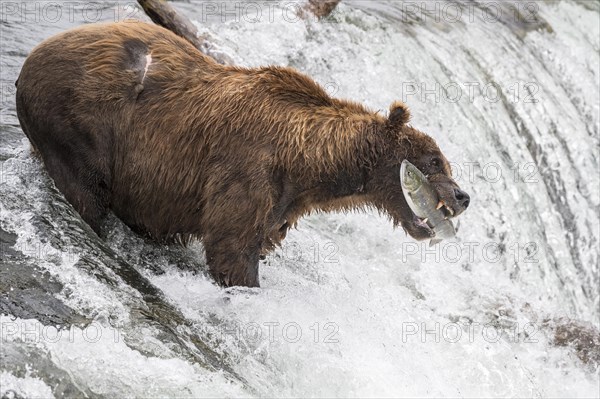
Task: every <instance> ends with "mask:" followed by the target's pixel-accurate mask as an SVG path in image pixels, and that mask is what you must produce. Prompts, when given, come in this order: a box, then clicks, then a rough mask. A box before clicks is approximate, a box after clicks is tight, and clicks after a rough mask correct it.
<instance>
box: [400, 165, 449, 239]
mask: <svg viewBox="0 0 600 399" xmlns="http://www.w3.org/2000/svg"><path fill="white" fill-rule="evenodd" d="M400 183H401V184H402V191H403V192H404V198H406V202H407V203H408V206H409V207H410V209H411V210H412V211H413V213H414V214H415V215H417V217H418V218H419V219H421V221H422V222H423V223H427V225H428V226H429V227H430V228H431V229H432V230H433V231H434V233H435V237H434V238H432V239H431V241H430V242H429V245H430V246H432V245H435V244H437V243H439V242H441V241H442V240H443V239H448V238H452V237H454V236H456V231H457V228H454V224H452V221H450V220H449V219H448V218H447V217H446V216H445V215H444V214H443V213H442V211H441V210H440V208H441V206H442V205H443V203H442V202H440V201H439V200H438V195H437V193H436V192H435V190H434V189H433V187H431V184H429V180H427V177H426V176H425V175H424V174H423V172H421V171H420V170H419V169H418V168H417V167H416V166H415V165H413V164H411V163H410V162H408V161H407V160H404V161H402V165H401V166H400ZM440 204H442V205H440Z"/></svg>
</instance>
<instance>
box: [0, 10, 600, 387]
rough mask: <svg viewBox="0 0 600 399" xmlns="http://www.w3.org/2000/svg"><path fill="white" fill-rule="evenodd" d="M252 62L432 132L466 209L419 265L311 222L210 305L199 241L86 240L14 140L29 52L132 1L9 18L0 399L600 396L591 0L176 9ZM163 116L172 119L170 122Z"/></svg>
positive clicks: (352, 226) (1, 202)
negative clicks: (281, 68) (292, 72)
mask: <svg viewBox="0 0 600 399" xmlns="http://www.w3.org/2000/svg"><path fill="white" fill-rule="evenodd" d="M173 4H174V5H175V7H177V8H178V9H179V10H180V11H181V12H182V13H183V14H185V15H186V16H187V17H189V18H190V19H191V20H193V21H194V22H195V23H196V24H197V25H198V27H199V29H200V30H201V32H202V33H205V34H207V35H210V37H211V40H212V41H213V44H214V46H215V47H217V48H218V49H219V50H220V51H223V52H224V53H226V54H227V55H229V56H230V57H231V58H232V59H233V60H235V63H236V64H238V65H243V66H259V65H268V64H273V65H286V66H292V67H294V68H297V69H298V70H300V71H302V72H304V73H306V74H308V75H309V76H311V77H313V78H314V79H315V80H316V81H318V82H319V83H320V84H321V85H322V86H323V87H325V89H326V90H327V91H328V92H329V93H330V94H331V95H333V96H336V97H342V98H350V99H353V100H356V101H359V102H361V103H364V104H366V105H367V106H369V107H370V108H371V109H373V110H381V112H382V114H384V115H385V114H386V113H387V109H388V107H389V105H390V104H391V103H392V101H394V100H403V101H405V102H406V103H407V104H408V105H409V106H410V108H411V110H412V115H413V117H412V122H411V123H412V124H413V125H414V126H416V127H418V128H419V129H421V130H423V131H425V132H427V133H428V134H430V135H431V136H432V137H434V138H435V139H436V140H437V142H438V144H439V146H440V147H441V148H442V151H444V153H445V154H446V156H447V157H448V158H449V159H450V160H451V161H452V162H453V172H454V176H455V178H456V180H457V181H458V183H459V184H460V186H461V188H463V189H464V190H465V191H467V192H468V193H469V194H470V195H471V205H470V208H469V209H468V211H466V212H465V213H464V215H462V216H461V217H460V220H461V223H460V229H459V231H458V235H457V237H456V239H454V240H450V241H444V242H443V243H441V244H439V245H437V246H434V247H429V246H428V245H427V243H421V242H415V241H414V240H412V239H411V238H410V237H407V236H406V235H405V233H404V231H402V229H396V230H394V229H393V228H392V225H391V223H390V222H389V221H388V219H387V217H386V216H385V215H379V214H378V213H377V212H376V211H370V212H366V213H349V214H319V213H316V214H313V215H310V216H308V217H306V218H304V219H302V220H301V222H300V223H299V224H298V226H297V229H295V230H292V231H291V232H290V234H288V237H287V239H286V241H285V242H284V245H283V246H282V247H281V248H279V249H277V250H276V251H275V252H274V253H272V254H271V255H269V256H268V257H267V258H266V259H265V260H264V261H263V262H261V265H260V274H261V288H259V289H240V288H234V289H222V288H219V287H218V286H216V285H215V284H214V283H213V281H212V279H211V278H210V277H209V276H208V274H207V269H206V264H205V259H204V253H203V248H202V245H201V243H194V244H192V245H191V246H190V247H189V248H180V247H165V246H161V245H157V244H154V243H152V242H148V241H145V240H144V239H143V238H141V237H140V236H137V235H136V234H134V233H133V232H131V231H130V230H129V229H128V228H127V227H126V226H124V225H123V224H122V223H121V222H120V221H119V220H118V219H116V218H115V217H114V216H113V217H110V218H109V220H108V224H109V226H108V227H109V229H108V231H109V234H108V237H107V238H106V239H105V240H101V239H100V238H98V237H97V236H96V235H95V234H94V233H93V232H92V231H91V230H90V228H89V227H88V226H87V225H85V223H83V222H82V220H81V219H80V218H79V216H78V214H77V213H76V212H75V211H74V210H73V208H72V207H71V206H70V205H69V204H68V203H67V202H66V201H65V199H64V197H63V196H62V195H61V194H60V192H59V191H57V189H56V188H55V187H54V185H53V183H52V180H51V179H50V178H49V176H48V175H47V173H46V172H45V170H44V168H43V165H42V164H41V163H40V162H39V161H38V160H37V159H36V158H35V157H34V156H32V154H31V152H30V145H29V142H28V140H27V139H26V137H25V136H24V134H23V132H22V131H21V129H20V127H19V123H18V120H17V118H16V110H15V100H14V94H15V93H14V81H15V80H16V78H17V76H18V73H19V70H20V67H21V65H22V64H23V62H24V60H25V58H26V56H27V54H28V53H29V52H30V51H31V49H32V48H33V47H34V46H35V45H36V44H38V43H39V42H40V41H41V40H43V39H45V38H47V37H49V36H51V35H53V34H56V33H58V32H61V31H64V30H65V29H68V28H70V27H73V26H77V25H80V24H83V23H89V22H94V21H109V20H115V19H124V18H137V19H146V17H145V16H144V14H143V12H142V11H140V10H139V9H137V8H135V5H134V4H128V3H111V4H109V3H106V4H102V3H89V4H88V3H85V2H74V3H70V2H53V3H47V2H2V3H0V7H2V14H1V19H0V24H1V25H0V34H1V35H0V41H1V53H0V67H1V71H0V79H1V82H0V83H1V85H2V86H1V88H2V93H1V94H2V98H1V104H0V107H1V108H0V112H1V113H0V118H1V120H0V121H1V125H0V256H1V258H0V325H1V341H0V344H1V349H0V362H1V364H0V396H2V397H3V398H4V397H7V398H10V397H32V398H34V397H40V398H47V397H57V398H59V397H94V398H96V397H98V398H117V397H119V398H120V397H172V398H174V397H178V398H179V397H182V398H183V397H190V398H191V397H206V396H211V397H223V396H229V397H258V396H265V397H282V396H283V397H307V396H309V397H314V396H318V397H367V396H369V397H382V396H385V397H389V396H393V397H399V396H400V397H425V396H433V397H442V396H443V397H498V396H502V397H594V396H598V395H599V391H598V389H599V374H598V363H599V362H600V353H599V352H600V349H599V346H600V341H599V339H598V337H599V335H598V327H599V323H600V312H599V306H600V299H599V298H600V296H599V290H598V287H599V285H600V276H599V270H598V248H599V242H598V241H599V238H600V232H599V229H600V224H599V220H600V178H599V172H600V167H599V123H600V119H599V111H600V110H599V104H600V94H599V89H598V87H599V85H600V71H599V67H600V56H599V50H600V22H599V21H600V6H599V4H600V3H598V2H594V1H568V0H562V1H553V2H546V3H542V2H529V3H525V2H519V3H514V4H513V3H506V2H502V3H498V2H486V1H477V2H460V1H458V2H456V1H453V2H450V1H449V2H408V1H406V2H400V1H395V2H394V1H392V2H383V1H381V2H375V1H369V2H367V1H364V2H359V1H351V0H342V2H341V4H340V5H339V6H338V7H337V9H336V10H335V11H334V13H333V14H332V15H331V16H330V17H328V18H326V19H324V20H320V21H318V20H316V19H314V18H308V19H306V20H305V19H300V18H298V17H297V9H296V6H295V5H294V4H293V3H274V2H267V1H262V2H261V1H259V2H188V3H178V2H177V3H173ZM175 111H176V110H175Z"/></svg>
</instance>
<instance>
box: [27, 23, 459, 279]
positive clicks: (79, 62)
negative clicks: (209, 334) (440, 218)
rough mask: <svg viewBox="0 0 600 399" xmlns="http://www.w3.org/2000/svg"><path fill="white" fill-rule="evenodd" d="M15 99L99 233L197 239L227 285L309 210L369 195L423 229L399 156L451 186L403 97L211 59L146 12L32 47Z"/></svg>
mask: <svg viewBox="0 0 600 399" xmlns="http://www.w3.org/2000/svg"><path fill="white" fill-rule="evenodd" d="M147 54H151V57H152V61H151V63H150V65H149V67H148V70H147V72H145V68H146V66H147V65H146V60H147V59H146V55H147ZM17 110H18V115H19V120H20V122H21V126H22V128H23V130H24V132H25V133H26V134H27V136H28V137H29V139H30V141H31V142H32V144H33V146H34V148H37V149H38V150H39V152H40V154H41V156H42V158H43V161H44V163H45V165H46V168H47V170H48V172H49V174H50V175H51V176H52V178H53V179H54V181H55V184H56V186H57V187H58V188H59V189H60V190H61V191H62V192H63V193H64V195H65V197H66V198H67V200H69V201H70V202H71V203H72V204H73V206H74V207H75V209H77V211H78V212H79V213H80V214H81V216H82V218H83V219H84V220H85V221H86V222H87V223H88V224H89V225H90V226H91V227H92V228H93V229H94V230H96V231H97V232H99V231H100V227H101V224H102V220H103V218H104V216H105V215H106V212H107V210H108V209H112V210H113V211H114V213H115V214H116V215H117V216H118V217H120V218H121V219H122V220H123V221H124V222H125V223H126V224H127V225H129V226H131V227H132V228H133V229H134V230H135V231H137V232H140V233H143V234H147V235H149V236H151V237H152V238H154V239H156V240H159V241H173V240H178V241H182V242H188V241H189V240H191V239H202V240H203V243H204V246H205V248H206V255H207V261H208V264H209V268H210V271H211V273H212V274H213V276H214V277H215V279H216V280H217V281H218V282H219V283H220V284H223V285H227V286H229V285H246V286H258V259H259V255H260V254H264V253H267V252H268V251H270V250H272V249H273V248H274V246H276V245H278V244H279V243H280V242H281V240H282V239H283V238H284V237H285V233H286V232H287V229H288V228H289V227H291V226H293V225H294V224H295V223H296V222H297V221H298V219H299V218H300V217H302V216H303V215H305V214H307V213H309V212H311V211H312V210H323V211H340V210H342V211H343V210H353V209H361V208H363V207H365V206H375V207H376V208H377V209H379V210H380V211H381V212H384V213H386V214H388V215H389V216H390V217H391V218H392V219H393V221H394V223H395V224H401V225H402V226H403V227H404V229H405V230H407V231H408V232H409V233H410V234H411V235H412V236H413V237H415V238H418V239H423V238H427V237H429V236H430V232H428V231H423V230H422V228H421V227H419V226H417V225H415V224H414V223H413V216H414V215H413V214H412V212H411V211H410V209H409V208H408V207H407V205H406V202H405V201H404V198H403V196H402V191H401V188H400V182H399V174H398V170H399V165H400V163H401V162H402V160H403V159H405V158H407V159H409V160H410V161H411V162H412V163H413V164H415V165H416V166H417V167H420V168H421V169H422V170H424V171H425V172H426V173H428V174H430V175H431V176H432V178H436V176H437V178H438V179H441V183H440V186H439V187H441V188H440V197H444V196H446V197H448V198H445V197H444V199H445V200H446V203H448V204H451V203H452V198H450V197H452V195H450V194H447V195H446V194H444V195H442V192H443V187H446V189H447V190H452V189H453V188H454V187H455V186H456V184H455V183H454V182H453V181H452V179H451V178H450V170H449V167H448V162H447V161H446V159H445V158H444V156H443V155H442V153H441V151H440V150H439V148H438V147H437V145H436V144H435V142H434V140H433V139H431V138H430V137H429V136H427V135H425V134H424V133H421V132H419V131H418V130H416V129H414V128H412V127H410V126H408V125H407V124H406V123H407V122H408V118H409V112H408V109H407V108H406V106H405V105H404V104H402V103H394V104H392V106H391V107H390V115H389V117H384V116H382V115H380V114H378V113H376V112H372V111H370V110H368V109H366V108H365V107H364V106H362V105H360V104H357V103H354V102H352V101H346V100H340V99H335V98H332V97H330V96H329V95H328V94H327V93H326V92H325V91H324V90H323V89H322V88H321V87H320V86H319V85H317V84H316V83H315V82H314V81H313V80H312V79H310V78H309V77H307V76H305V75H303V74H301V73H299V72H297V71H295V70H293V69H291V68H285V67H275V66H270V67H263V68H251V69H249V68H238V67H229V66H222V65H219V64H217V63H216V62H214V61H213V60H212V59H210V58H209V57H207V56H205V55H203V54H201V53H200V52H199V51H198V50H196V49H195V48H194V47H193V46H192V45H190V44H189V43H188V42H186V41H185V40H183V39H181V38H179V37H178V36H176V35H174V34H172V33H171V32H169V31H167V30H165V29H163V28H160V27H158V26H155V25H149V24H145V23H139V22H122V23H116V24H95V25H86V26H83V27H80V28H76V29H73V30H70V31H67V32H64V33H62V34H59V35H57V36H55V37H53V38H51V39H49V40H47V41H45V42H44V43H42V44H40V45H39V46H38V47H37V48H36V49H34V50H33V52H32V53H31V55H30V56H29V57H28V59H27V60H26V62H25V64H24V66H23V69H22V71H21V75H20V77H19V80H18V82H17ZM432 159H437V160H439V165H438V166H435V165H434V166H432ZM433 163H434V164H435V163H436V162H433ZM427 168H430V170H429V172H427ZM454 205H456V204H454ZM459 208H460V207H458V206H456V210H457V213H459V212H460V211H462V209H459Z"/></svg>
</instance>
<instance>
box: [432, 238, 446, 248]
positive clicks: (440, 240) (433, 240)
mask: <svg viewBox="0 0 600 399" xmlns="http://www.w3.org/2000/svg"><path fill="white" fill-rule="evenodd" d="M442 241H443V240H442V239H441V238H432V239H431V241H429V247H433V246H434V245H436V244H439V243H440V242H442Z"/></svg>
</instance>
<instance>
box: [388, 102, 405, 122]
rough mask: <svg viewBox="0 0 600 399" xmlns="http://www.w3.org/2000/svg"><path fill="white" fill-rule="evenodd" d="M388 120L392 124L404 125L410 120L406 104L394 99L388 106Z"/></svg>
mask: <svg viewBox="0 0 600 399" xmlns="http://www.w3.org/2000/svg"><path fill="white" fill-rule="evenodd" d="M389 120H390V122H391V123H392V124H393V125H395V126H396V125H398V126H399V125H404V124H406V123H408V121H409V120H410V111H409V110H408V106H407V105H406V104H404V103H403V102H401V101H394V102H393V103H392V105H391V106H390V116H389Z"/></svg>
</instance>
